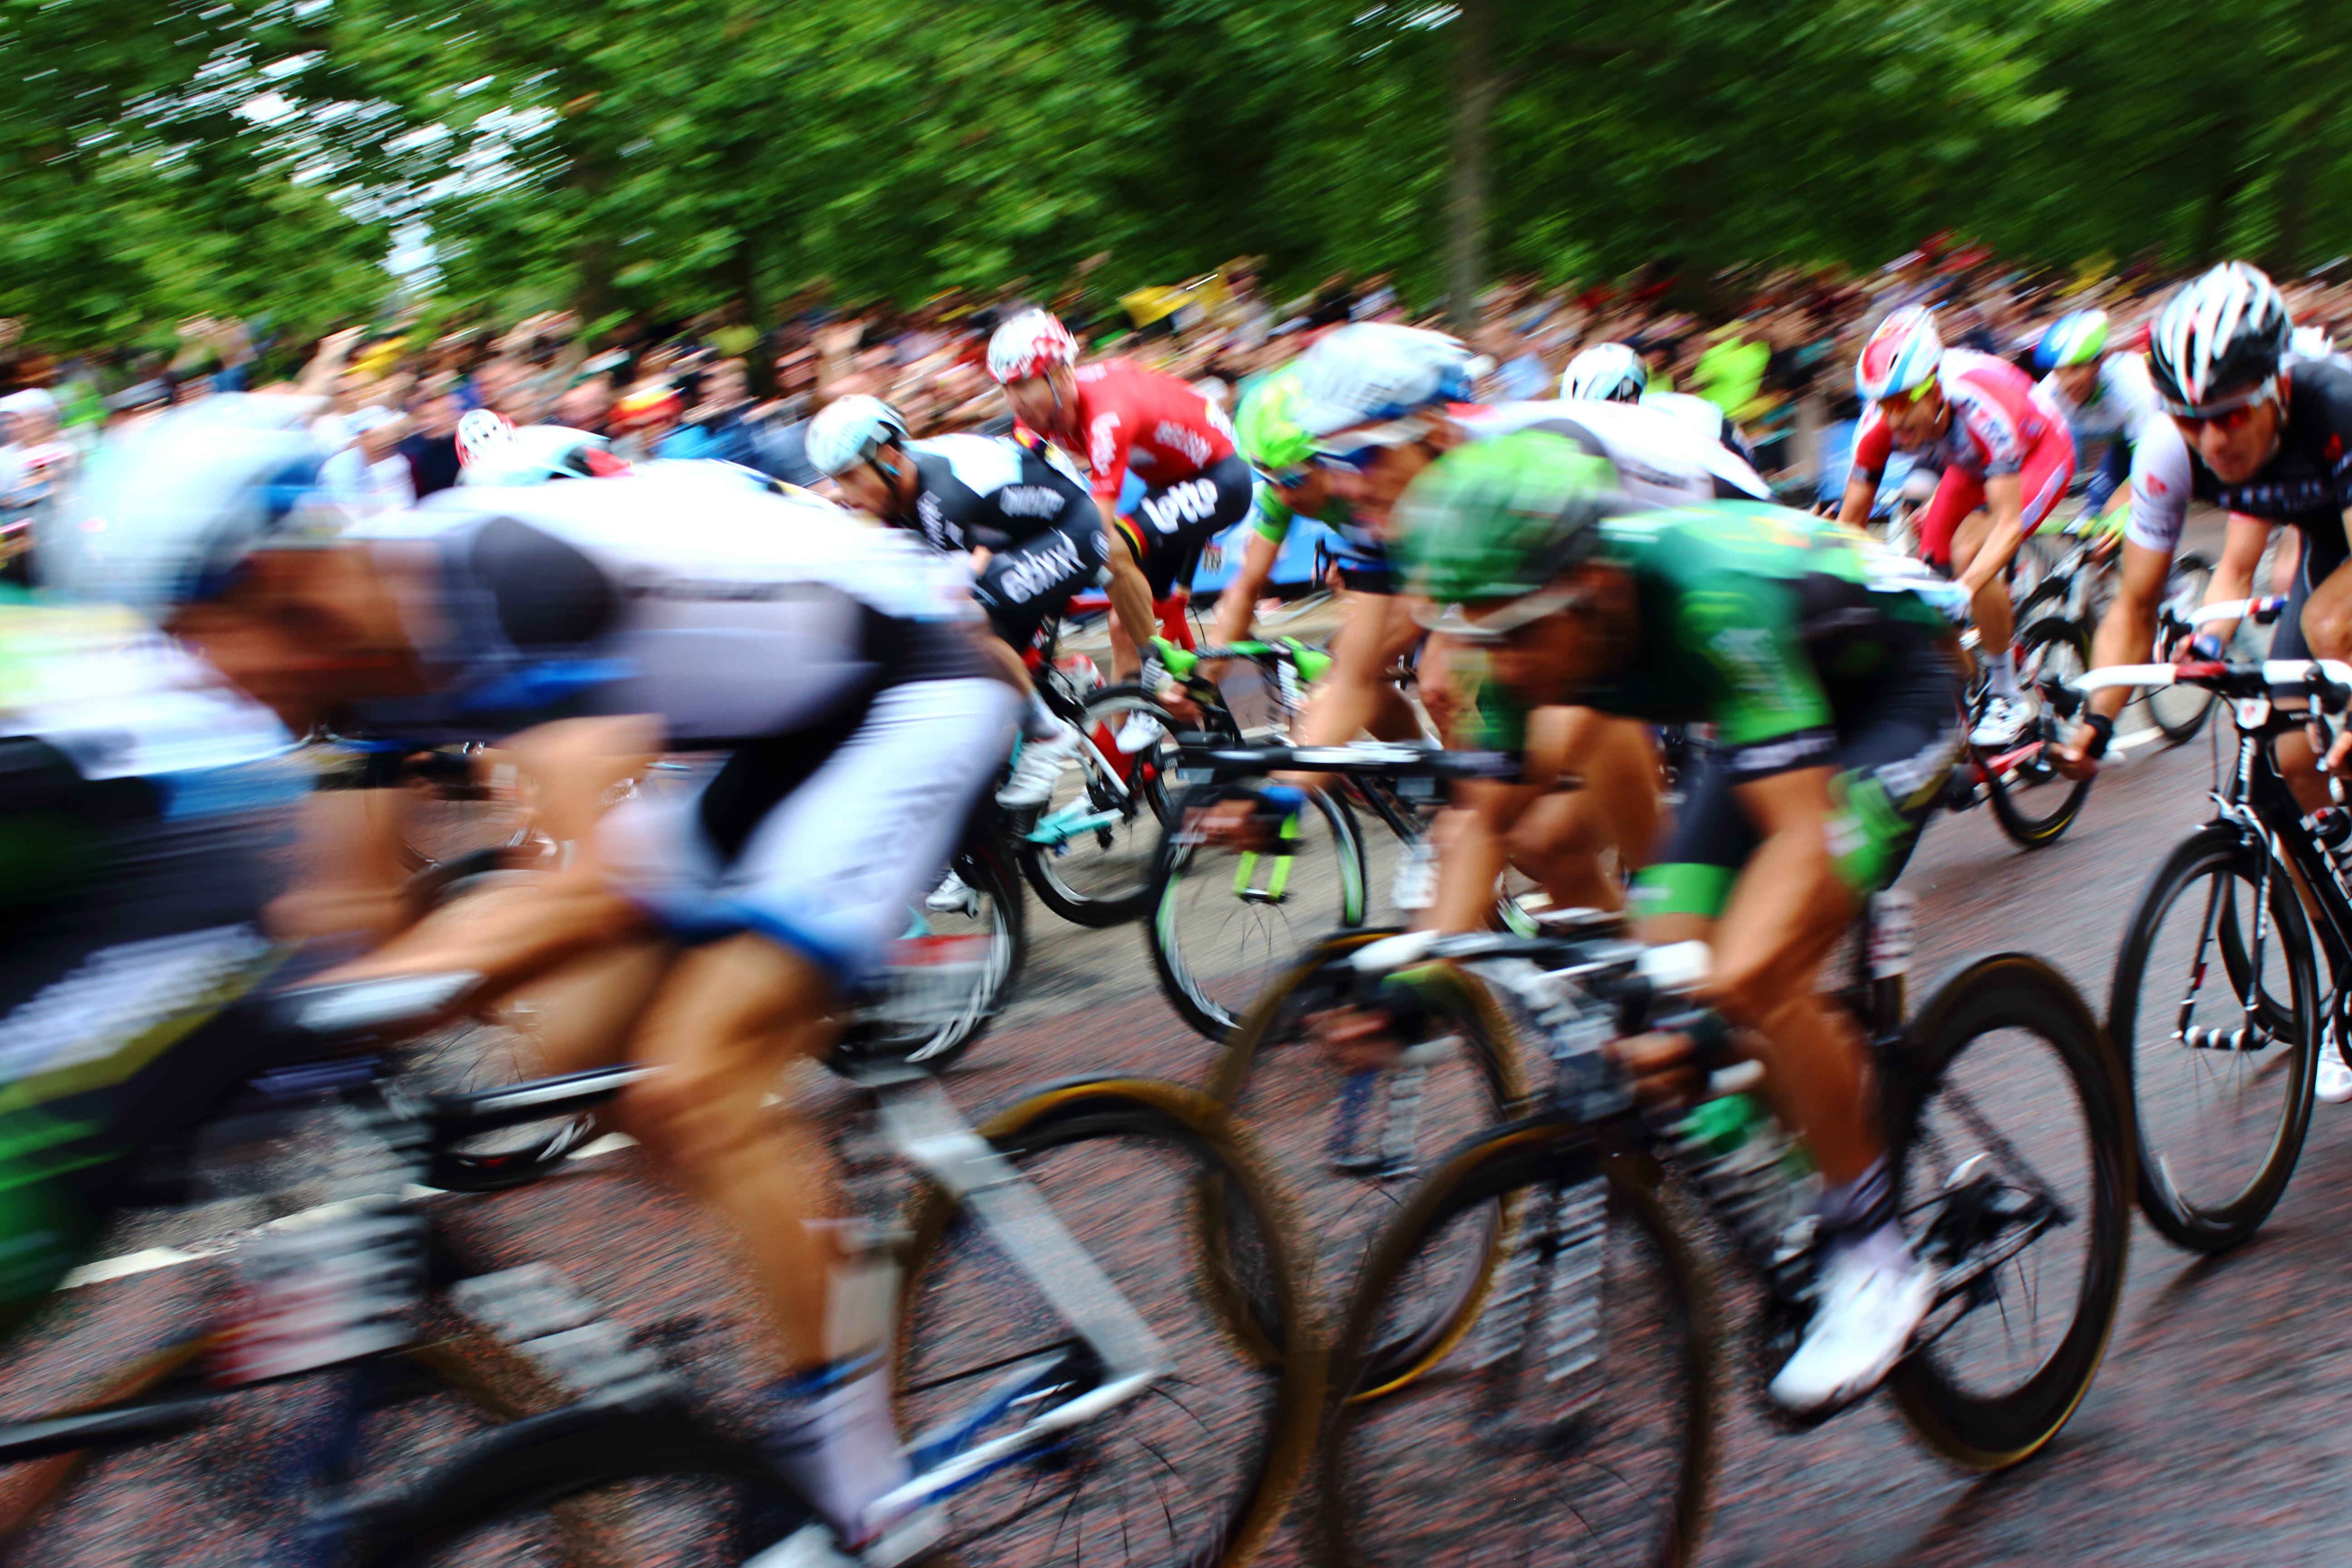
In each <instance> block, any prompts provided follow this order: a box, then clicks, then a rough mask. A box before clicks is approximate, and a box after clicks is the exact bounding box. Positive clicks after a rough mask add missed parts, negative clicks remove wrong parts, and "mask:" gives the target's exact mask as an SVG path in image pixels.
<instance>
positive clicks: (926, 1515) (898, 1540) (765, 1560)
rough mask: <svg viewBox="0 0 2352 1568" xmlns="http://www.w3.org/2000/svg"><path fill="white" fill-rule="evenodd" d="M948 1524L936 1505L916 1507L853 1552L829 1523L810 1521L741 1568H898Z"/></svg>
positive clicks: (936, 1541)
mask: <svg viewBox="0 0 2352 1568" xmlns="http://www.w3.org/2000/svg"><path fill="white" fill-rule="evenodd" d="M946 1533H947V1527H946V1522H945V1521H944V1519H943V1518H942V1517H941V1515H940V1510H938V1509H936V1508H927V1509H922V1510H918V1511H917V1512H916V1513H914V1514H913V1515H911V1516H909V1517H908V1518H907V1519H904V1520H901V1521H899V1522H898V1524H897V1525H896V1526H894V1527H893V1528H891V1529H889V1530H887V1531H883V1533H882V1537H881V1539H880V1540H878V1541H876V1542H874V1543H873V1544H872V1545H870V1546H868V1547H866V1550H865V1551H863V1552H852V1551H850V1550H848V1549H847V1548H846V1547H845V1546H843V1545H842V1544H841V1538H840V1537H839V1536H837V1535H835V1534H834V1532H833V1531H832V1529H831V1528H830V1527H829V1526H826V1525H824V1524H822V1523H819V1522H818V1521H814V1520H812V1521H809V1522H808V1523H806V1524H804V1525H803V1526H801V1527H800V1529H798V1530H796V1531H793V1532H792V1533H791V1534H790V1535H787V1536H785V1537H784V1538H783V1539H782V1541H779V1542H776V1543H775V1544H774V1545H773V1546H771V1547H769V1548H768V1549H767V1550H766V1551H765V1552H761V1553H760V1554H759V1555H758V1556H756V1557H753V1558H751V1559H750V1560H749V1561H748V1562H746V1563H744V1564H743V1568H901V1565H902V1564H905V1563H913V1562H915V1561H916V1560H917V1559H919V1558H920V1557H921V1556H922V1555H923V1554H924V1553H925V1552H929V1551H930V1549H931V1548H932V1547H934V1546H937V1545H938V1544H939V1543H940V1537H941V1536H943V1535H945V1534H946Z"/></svg>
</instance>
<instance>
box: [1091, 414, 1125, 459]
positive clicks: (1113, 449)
mask: <svg viewBox="0 0 2352 1568" xmlns="http://www.w3.org/2000/svg"><path fill="white" fill-rule="evenodd" d="M1087 462H1089V463H1091V464H1093V465H1094V470H1095V472H1096V473H1098V474H1107V473H1109V472H1110V471H1111V469H1112V468H1113V467H1115V466H1116V465H1117V464H1118V415H1116V414H1097V415H1096V416H1095V422H1094V424H1093V426H1090V427H1089V428H1088V430H1087Z"/></svg>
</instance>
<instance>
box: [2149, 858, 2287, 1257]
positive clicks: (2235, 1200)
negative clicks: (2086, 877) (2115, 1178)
mask: <svg viewBox="0 0 2352 1568" xmlns="http://www.w3.org/2000/svg"><path fill="white" fill-rule="evenodd" d="M2262 857H2263V851H2262V850H2261V849H2260V848H2259V847H2256V846H2254V845H2252V844H2250V843H2248V842H2247V840H2246V838H2245V837H2244V835H2243V834H2242V832H2241V831H2240V830H2239V829H2238V828H2237V827H2236V826H2233V825H2231V824H2228V823H2211V824H2209V825H2208V826H2204V827H2202V828H2200V829H2199V830H2198V831H2197V832H2196V833H2194V834H2191V835H2190V836H2189V837H2188V838H2186V839H2183V840H2182V841H2181V842H2180V843H2179V845H2178V846H2176V847H2174V849H2173V851H2172V853H2171V854H2170V855H2168V857H2166V858H2165V861H2164V863H2163V864H2162V865H2161V866H2159V867H2158V868H2157V869H2156V872H2155V874H2154V875H2153V876H2151V877H2150V878H2149V879H2148V881H2147V889H2146V890H2145V891H2143V892H2142V893H2141V894H2140V899H2139V903H2138V905H2137V908H2135V909H2134V910H2133V911H2132V919H2131V924H2130V926H2129V927H2127V928H2126V932H2125V935H2124V943H2123V950H2122V952H2120V953H2119V954H2117V956H2116V973H2115V980H2114V984H2113V987H2112V990H2111V991H2110V993H2109V997H2108V1002H2107V1032H2108V1035H2109V1037H2111V1038H2112V1039H2113V1040H2114V1041H2115V1042H2116V1049H2117V1050H2119V1051H2120V1052H2122V1053H2123V1056H2124V1060H2125V1063H2126V1067H2127V1068H2128V1070H2129V1073H2130V1082H2131V1089H2132V1104H2133V1112H2134V1114H2133V1127H2134V1130H2135V1136H2136V1139H2137V1152H2138V1159H2139V1184H2138V1192H2139V1205H2140V1212H2141V1213H2142V1214H2144V1215H2147V1222H2148V1224H2150V1225H2151V1226H2155V1227H2156V1229H2157V1231H2158V1233H2159V1234H2160V1235H2162V1236H2163V1237H2164V1238H2165V1239H2166V1240H2168V1241H2169V1242H2171V1243H2173V1244H2174V1245H2175V1246H2177V1247H2186V1248H2188V1249H2189V1250H2190V1251H2192V1252H2223V1251H2227V1250H2228V1249H2229V1248H2231V1247H2236V1246H2238V1245H2239V1244H2241V1243H2242V1242H2244V1241H2245V1240H2247V1239H2248V1238H2249V1237H2252V1235H2253V1234H2254V1233H2255V1232H2256V1231H2257V1230H2259V1229H2261V1228H2262V1226H2263V1221H2264V1220H2266V1219H2268V1218H2269V1217H2270V1213H2271V1210H2272V1209H2273V1208H2274V1207H2275V1206H2277V1204H2278V1200H2279V1198H2280V1196H2281V1195H2282V1194H2284V1192H2285V1191H2286V1185H2287V1182H2288V1181H2289V1179H2290V1178H2291V1177H2292V1176H2293V1175H2294V1167H2295V1163H2296V1162H2297V1160H2299V1159H2300V1158H2301V1157H2302V1153H2303V1142H2304V1138H2305V1134H2306V1133H2308V1131H2310V1125H2311V1089H2312V1081H2313V1079H2314V1078H2315V1075H2316V1074H2317V1072H2318V1065H2319V1058H2318V1044H2317V1042H2318V1039H2319V1037H2320V1030H2319V1026H2318V1019H2319V1007H2320V1001H2319V980H2318V966H2317V964H2316V963H2315V960H2314V958H2313V956H2312V942H2311V931H2310V927H2309V925H2308V923H2307V921H2305V917H2304V912H2303V906H2302V903H2301V900H2298V899H2297V898H2296V897H2295V895H2294V889H2293V888H2292V885H2291V883H2290V882H2289V879H2287V877H2286V876H2285V874H2284V868H2274V869H2273V879H2272V887H2271V900H2270V916H2271V921H2272V931H2273V935H2272V941H2273V942H2274V943H2275V945H2276V947H2277V950H2278V952H2279V954H2280V955H2281V957H2282V958H2283V959H2284V962H2285V963H2286V966H2287V984H2288V995H2287V997H2286V998H2285V1002H2284V1006H2282V1005H2280V1004H2279V1002H2278V999H2277V998H2276V997H2275V995H2274V994H2273V992H2272V991H2271V989H2270V986H2269V985H2268V984H2267V982H2266V981H2264V982H2263V983H2261V984H2258V985H2257V997H2256V1006H2255V1009H2254V1015H2255V1026H2256V1027H2258V1028H2260V1029H2262V1030H2263V1031H2265V1032H2266V1033H2275V1032H2277V1031H2280V1030H2282V1029H2285V1030H2292V1031H2293V1033H2292V1035H2291V1037H2289V1038H2288V1039H2287V1041H2286V1042H2285V1043H2286V1044H2287V1046H2288V1052H2289V1054H2288V1055H2287V1057H2286V1058H2284V1065H2285V1070H2286V1077H2285V1081H2284V1082H2283V1083H2280V1084H2279V1085H2277V1086H2276V1087H2277V1089H2278V1090H2279V1092H2280V1095H2281V1112H2282V1113H2281V1116H2280V1119H2279V1121H2278V1122H2277V1123H2276V1125H2275V1126H2274V1127H2273V1129H2272V1131H2271V1132H2270V1134H2269V1136H2268V1139H2267V1146H2266V1147H2264V1148H2263V1152H2262V1154H2261V1157H2260V1159H2259V1161H2258V1163H2255V1164H2254V1166H2253V1169H2252V1175H2251V1176H2250V1177H2249V1178H2247V1179H2246V1180H2245V1181H2244V1182H2243V1184H2242V1185H2239V1186H2238V1187H2237V1189H2236V1190H2235V1191H2234V1192H2231V1193H2229V1194H2226V1196H2225V1197H2224V1198H2223V1200H2222V1201H2220V1202H2204V1201H2194V1200H2192V1199H2191V1198H2190V1197H2189V1195H2187V1194H2183V1193H2182V1191H2181V1190H2180V1183H2179V1179H2178V1176H2177V1174H2176V1173H2177V1171H2178V1170H2179V1163H2177V1162H2175V1161H2174V1160H2172V1159H2171V1158H2169V1157H2168V1153H2167V1152H2166V1149H2167V1147H2168V1146H2169V1144H2170V1143H2171V1142H2172V1141H2171V1140H2170V1139H2169V1138H2168V1137H2167V1136H2166V1133H2165V1131H2163V1130H2165V1129H2167V1128H2168V1126H2169V1125H2170V1122H2171V1121H2172V1118H2171V1117H2169V1116H2168V1115H2166V1114H2164V1111H2165V1110H2168V1107H2167V1108H2159V1107H2157V1106H2154V1105H2152V1104H2150V1103H2147V1101H2148V1100H2152V1098H2153V1092H2154V1091H2153V1089H2151V1088H2148V1087H2147V1084H2148V1080H2149V1079H2151V1078H2152V1077H2153V1076H2154V1058H2155V1057H2156V1053H2157V1050H2158V1049H2159V1048H2161V1049H2163V1050H2166V1051H2169V1050H2172V1049H2179V1048H2183V1047H2173V1046H2171V1045H2170V1040H2171V1038H2172V1037H2171V1035H2170V1034H2169V1033H2168V1034H2167V1035H2166V1037H2165V1038H2164V1040H2163V1041H2161V1042H2152V1043H2150V1045H2149V1047H2148V1048H2143V1044H2142V1041H2141V1039H2140V1033H2139V1030H2140V1015H2141V996H2140V994H2141V992H2142V991H2143V990H2145V989H2146V988H2147V984H2150V977H2149V968H2150V963H2151V960H2152V959H2154V958H2155V957H2156V948H2157V945H2158V941H2159V939H2160V938H2161V936H2162V934H2163V931H2164V927H2165V923H2166V917H2167V915H2168V913H2170V912H2172V911H2173V910H2174V907H2175V904H2176V900H2179V898H2180V897H2181V895H2182V894H2184V893H2188V892H2191V891H2193V890H2194V889H2195V888H2196V887H2197V886H2198V885H2199V884H2200V883H2202V882H2204V881H2206V880H2207V879H2210V878H2212V877H2216V876H2221V877H2228V878H2231V879H2232V880H2234V881H2242V882H2244V883H2247V884H2250V885H2251V884H2252V883H2254V881H2255V879H2256V878H2257V877H2258V876H2259V873H2260V869H2261V865H2260V861H2261V858H2262ZM2209 898H2210V895H2209ZM2182 912H2183V913H2189V914H2193V913H2194V910H2193V909H2191V910H2183V911H2182ZM2209 918H2210V920H2211V921H2212V923H2213V924H2214V925H2215V926H2216V927H2218V928H2219V929H2218V930H2216V931H2213V933H2212V935H2213V937H2214V938H2215V939H2216V940H2217V941H2218V942H2219V944H2220V945H2221V950H2222V952H2221V956H2222V963H2221V966H2220V968H2221V973H2222V974H2224V975H2225V976H2226V977H2227V978H2228V980H2229V981H2230V985H2231V994H2232V995H2233V996H2235V997H2236V998H2237V999H2238V1000H2239V1001H2240V1002H2241V1004H2242V1002H2243V1000H2244V998H2245V996H2246V994H2247V987H2248V985H2249V984H2250V983H2252V982H2254V981H2255V980H2256V977H2255V976H2253V975H2252V973H2251V968H2252V966H2251V963H2250V956H2249V953H2248V951H2247V949H2246V947H2245V945H2244V942H2243V940H2242V935H2240V936H2239V940H2238V941H2236V942H2232V941H2231V938H2232V936H2233V934H2237V933H2241V932H2242V927H2243V922H2242V920H2241V919H2240V918H2239V915H2238V908H2237V900H2236V899H2234V898H2232V899H2231V900H2230V902H2229V904H2228V906H2227V908H2226V911H2225V910H2224V909H2223V907H2222V906H2221V905H2220V904H2219V903H2218V902H2216V903H2214V905H2213V908H2212V909H2211V910H2210V913H2209ZM2198 979H2199V980H2201V979H2202V977H2201V976H2200V977H2198ZM2153 984H2155V985H2156V986H2157V988H2158V989H2157V993H2156V995H2155V997H2154V998H2153V1003H2154V1007H2155V1008H2157V1009H2162V1008H2165V1007H2168V1006H2170V1005H2173V1004H2174V1001H2175V997H2174V995H2173V994H2172V993H2174V992H2176V991H2177V989H2178V984H2179V983H2178V980H2177V979H2176V977H2175V976H2173V975H2171V974H2169V973H2156V974H2155V975H2154V977H2153ZM2199 989H2201V985H2200V984H2197V982H2196V981H2192V989H2191V993H2190V998H2189V1001H2190V1002H2191V1003H2192V1004H2193V1001H2194V997H2195V994H2196V991H2197V990H2199ZM2282 1015H2284V1016H2282ZM2216 1021H2217V1022H2221V1021H2223V1020H2218V1019H2217V1020H2216ZM2231 1021H2234V1020H2231ZM2174 1022H2175V1023H2176V1024H2177V1023H2179V1019H2177V1018H2176V1019H2175V1020H2174ZM2151 1026H2155V1027H2158V1028H2163V1027H2165V1026H2166V1025H2165V1020H2164V1017H2163V1015H2162V1013H2161V1012H2158V1013H2157V1014H2156V1016H2155V1017H2154V1018H2152V1019H2151ZM2196 1054H2197V1055H2198V1056H2200V1057H2202V1056H2209V1055H2210V1056H2212V1057H2215V1058H2218V1059H2222V1060H2224V1061H2225V1062H2235V1061H2237V1060H2239V1059H2241V1058H2245V1057H2247V1056H2249V1055H2251V1054H2252V1053H2248V1052H2242V1051H2235V1050H2232V1051H2228V1052H2198V1053H2196Z"/></svg>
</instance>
